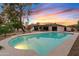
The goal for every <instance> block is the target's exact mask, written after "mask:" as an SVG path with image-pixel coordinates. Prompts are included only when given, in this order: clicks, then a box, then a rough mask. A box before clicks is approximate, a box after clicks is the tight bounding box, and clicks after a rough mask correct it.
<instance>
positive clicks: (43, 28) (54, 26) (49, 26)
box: [32, 23, 65, 32]
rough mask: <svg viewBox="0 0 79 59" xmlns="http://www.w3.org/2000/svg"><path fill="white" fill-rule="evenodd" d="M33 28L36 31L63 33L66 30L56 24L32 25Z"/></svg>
mask: <svg viewBox="0 0 79 59" xmlns="http://www.w3.org/2000/svg"><path fill="white" fill-rule="evenodd" d="M32 27H33V28H34V31H61V32H63V31H64V29H65V26H63V25H59V24H56V23H48V24H40V23H37V24H32Z"/></svg>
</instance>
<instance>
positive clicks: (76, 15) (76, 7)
mask: <svg viewBox="0 0 79 59" xmlns="http://www.w3.org/2000/svg"><path fill="white" fill-rule="evenodd" d="M31 9H32V13H31V16H30V23H37V22H39V23H58V24H62V25H73V24H76V23H77V21H78V20H79V4H78V3H39V4H33V5H32V8H31ZM25 20H26V18H25Z"/></svg>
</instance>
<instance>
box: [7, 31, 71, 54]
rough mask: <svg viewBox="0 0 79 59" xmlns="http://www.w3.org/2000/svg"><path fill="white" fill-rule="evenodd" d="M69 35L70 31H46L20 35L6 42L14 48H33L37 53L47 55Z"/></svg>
mask: <svg viewBox="0 0 79 59" xmlns="http://www.w3.org/2000/svg"><path fill="white" fill-rule="evenodd" d="M69 37H71V34H70V33H60V32H47V33H37V34H29V35H22V36H18V37H15V38H12V39H11V40H10V41H9V42H8V43H9V45H10V46H12V47H14V48H16V49H22V50H30V49H32V50H34V51H35V52H36V53H37V54H38V55H48V53H49V52H50V51H51V50H55V48H57V47H58V46H60V45H61V44H63V43H64V41H65V40H68V39H69Z"/></svg>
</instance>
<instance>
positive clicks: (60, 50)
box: [0, 32, 79, 56]
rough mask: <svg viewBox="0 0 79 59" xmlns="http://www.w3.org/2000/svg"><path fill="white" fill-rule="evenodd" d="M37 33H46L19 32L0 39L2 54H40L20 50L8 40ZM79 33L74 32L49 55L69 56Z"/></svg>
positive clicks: (0, 53)
mask: <svg viewBox="0 0 79 59" xmlns="http://www.w3.org/2000/svg"><path fill="white" fill-rule="evenodd" d="M36 33H44V32H32V33H26V34H18V35H14V36H11V37H10V38H6V39H4V40H2V41H0V45H1V46H3V47H4V48H3V49H2V50H0V56H38V54H37V53H36V52H35V51H33V50H19V49H15V48H14V47H11V46H10V45H8V41H9V40H11V38H14V37H17V36H21V35H28V34H36ZM69 33H70V32H69ZM78 35H79V33H74V34H73V35H72V37H71V38H69V40H66V41H64V43H62V45H60V46H59V47H57V48H56V49H55V50H54V51H53V50H52V51H50V52H49V54H48V55H49V56H67V55H68V53H69V52H70V50H71V48H72V46H73V44H74V42H75V41H76V39H77V37H78Z"/></svg>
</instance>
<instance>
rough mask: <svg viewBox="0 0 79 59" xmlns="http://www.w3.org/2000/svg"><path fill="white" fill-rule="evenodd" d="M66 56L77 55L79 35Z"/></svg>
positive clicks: (78, 52) (78, 51) (78, 54)
mask: <svg viewBox="0 0 79 59" xmlns="http://www.w3.org/2000/svg"><path fill="white" fill-rule="evenodd" d="M68 56H79V36H78V38H77V40H76V41H75V43H74V44H73V47H72V48H71V50H70V52H69V54H68Z"/></svg>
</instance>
